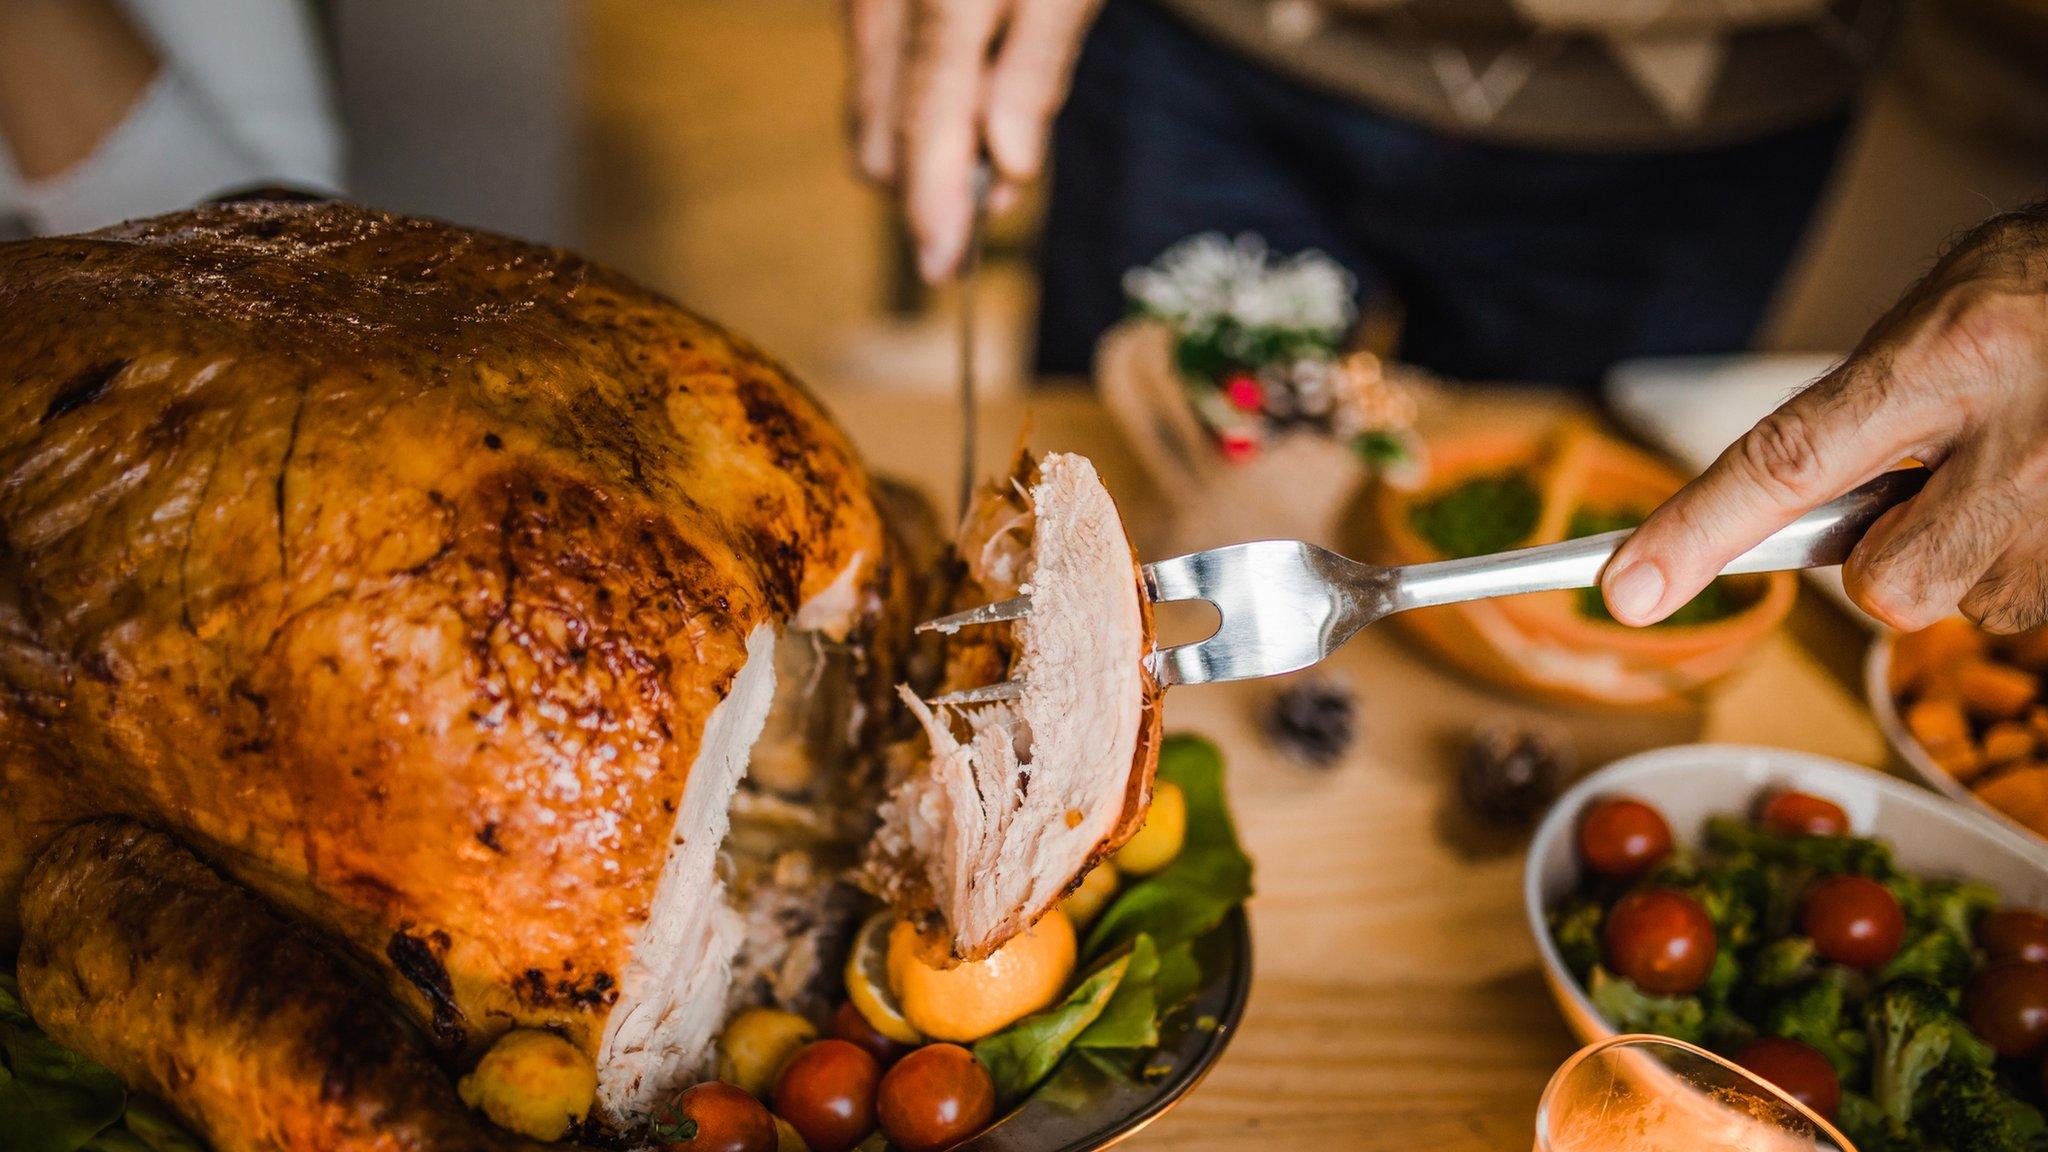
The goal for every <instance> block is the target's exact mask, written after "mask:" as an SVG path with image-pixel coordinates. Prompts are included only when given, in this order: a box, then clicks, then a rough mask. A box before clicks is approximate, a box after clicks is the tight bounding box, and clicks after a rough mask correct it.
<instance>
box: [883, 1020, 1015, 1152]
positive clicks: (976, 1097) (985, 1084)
mask: <svg viewBox="0 0 2048 1152" xmlns="http://www.w3.org/2000/svg"><path fill="white" fill-rule="evenodd" d="M995 1114H996V1085H995V1081H994V1080H992V1079H990V1078H989V1074H988V1069H986V1068H984V1067H982V1066H981V1061H979V1060H976V1059H975V1058H974V1054H973V1053H972V1052H969V1051H968V1050H967V1049H965V1048H962V1047H960V1046H959V1045H958V1044H927V1045H925V1046H924V1047H922V1048H919V1049H918V1050H917V1051H915V1052H912V1053H911V1054H910V1055H908V1056H905V1057H904V1058H903V1059H901V1060H899V1061H897V1062H896V1066H895V1067H893V1068H891V1069H889V1072H888V1075H886V1076H883V1077H882V1089H881V1092H880V1093H879V1094H877V1096H876V1097H875V1116H876V1118H877V1119H879V1120H880V1121H881V1122H882V1133H883V1134H884V1135H886V1136H888V1137H889V1142H890V1143H891V1144H894V1145H895V1146H896V1147H898V1148H901V1149H902V1150H903V1152H940V1150H941V1149H945V1148H951V1147H952V1146H953V1145H955V1144H958V1143H959V1142H960V1141H962V1140H965V1139H967V1138H968V1137H969V1136H972V1135H974V1134H975V1133H976V1132H979V1131H981V1130H982V1129H983V1128H986V1127H987V1126H988V1122H989V1120H991V1119H992V1118H994V1116H995Z"/></svg>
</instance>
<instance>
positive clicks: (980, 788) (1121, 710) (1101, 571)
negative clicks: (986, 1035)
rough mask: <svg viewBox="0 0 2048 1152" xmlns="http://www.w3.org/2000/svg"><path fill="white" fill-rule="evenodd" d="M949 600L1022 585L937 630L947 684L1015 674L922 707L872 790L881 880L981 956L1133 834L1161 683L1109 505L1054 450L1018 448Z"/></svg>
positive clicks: (934, 933) (911, 704) (966, 954)
mask: <svg viewBox="0 0 2048 1152" xmlns="http://www.w3.org/2000/svg"><path fill="white" fill-rule="evenodd" d="M960 553H961V557H962V560H963V561H964V563H965V567H966V578H965V579H964V580H963V581H962V584H961V587H960V589H959V590H958V592H957V594H956V596H955V604H956V605H957V606H963V607H964V606H967V605H971V604H973V603H977V602H988V601H993V600H1001V599H1007V598H1009V597H1011V596H1014V595H1019V594H1023V595H1028V596H1029V597H1030V599H1031V613H1030V615H1029V616H1027V617H1025V618H1024V619H1022V620H1019V621H1017V622H1015V623H1013V624H1009V625H990V626H983V627H981V628H974V629H968V630H965V631H963V632H962V633H960V634H959V635H958V636H957V637H954V638H952V640H951V641H950V642H949V645H948V651H947V654H946V662H945V668H946V671H945V682H944V685H943V687H945V688H946V689H948V690H950V689H955V688H962V687H973V686H976V685H979V684H986V683H990V682H992V681H994V680H998V679H1004V678H1007V679H1011V680H1017V681H1021V682H1022V684H1023V686H1024V689H1023V693H1022V695H1021V696H1020V697H1019V698H1018V699H1016V700H1014V701H1007V702H998V703H993V704H983V705H975V706H969V707H962V708H957V709H956V708H941V709H936V710H935V709H933V708H932V707H930V706H928V705H927V704H926V703H925V702H924V701H923V700H921V699H919V698H918V696H917V695H916V694H915V693H914V692H912V691H911V690H910V689H909V688H907V687H905V688H901V689H899V692H900V694H901V696H902V698H903V700H904V703H905V706H906V707H908V708H909V709H910V711H911V712H912V713H913V714H914V715H915V716H916V718H917V720H918V723H919V725H920V726H921V728H922V729H923V746H921V747H919V748H917V749H916V750H915V751H914V752H912V753H911V754H910V755H909V756H907V757H905V759H907V760H908V762H909V763H908V766H907V768H905V769H904V770H903V771H902V774H901V778H900V779H899V780H898V781H897V782H896V783H895V784H894V786H893V788H892V790H891V792H890V795H889V797H888V799H887V800H886V801H885V802H884V804H883V807H882V829H881V831H880V833H879V834H878V835H877V838H876V849H875V859H874V864H875V867H874V872H875V874H876V875H877V877H878V878H879V879H880V882H881V886H882V888H883V889H884V890H885V891H886V892H887V893H888V894H890V895H891V896H893V897H894V898H895V899H896V900H897V902H898V903H899V904H900V905H902V906H903V907H904V908H905V909H906V911H908V912H909V913H910V914H911V915H913V916H914V917H916V918H917V919H918V920H919V921H920V922H921V923H922V925H923V926H924V927H925V928H926V929H927V938H928V939H929V940H931V941H933V942H934V943H937V942H939V941H941V940H942V941H943V942H944V946H945V951H947V952H949V953H950V954H951V955H953V956H956V957H959V958H963V959H978V958H980V957H983V956H986V955H988V954H989V953H990V952H992V951H994V950H995V949H996V948H997V947H998V946H1000V945H1001V944H1002V943H1003V942H1004V941H1006V940H1008V939H1009V938H1010V937H1012V936H1014V935H1016V934H1017V933H1018V932H1020V931H1022V930H1023V929H1024V928H1025V927H1027V926H1028V925H1029V924H1030V923H1031V922H1032V921H1034V920H1036V919H1037V918H1038V917H1039V916H1040V915H1041V914H1043V913H1044V912H1045V911H1046V910H1047V909H1049V908H1051V907H1053V906H1054V905H1055V904H1056V903H1057V902H1058V901H1059V899H1060V898H1061V897H1062V896H1063V895H1065V894H1066V892H1067V891H1068V890H1069V889H1071V888H1072V886H1073V885H1074V884H1076V883H1078V882H1079V881H1080V879H1081V877H1082V875H1083V874H1084V873H1085V872H1086V871H1087V869H1088V868H1089V867H1090V866H1091V865H1092V864H1093V863H1094V862H1095V861H1097V860H1099V859H1101V858H1102V857H1103V856H1104V855H1106V854H1108V853H1109V852H1111V851H1114V850H1115V849H1116V848H1117V847H1118V846H1119V845H1121V844H1122V843H1123V841H1125V840H1127V839H1129V837H1130V835H1131V833H1132V832H1134V831H1135V830H1136V828H1137V825H1138V823H1139V821H1140V820H1141V819H1142V817H1143V814H1144V809H1145V806H1146V804H1147V803H1148V802H1149V799H1150V789H1151V780H1152V772H1153V768H1154V766H1155V764H1156V758H1157V743H1158V731H1159V710H1158V697H1159V690H1158V686H1157V685H1156V683H1155V682H1154V681H1153V679H1152V677H1151V675H1150V673H1149V672H1148V670H1147V668H1146V664H1145V654H1146V652H1147V651H1148V650H1149V648H1150V646H1151V637H1152V621H1151V613H1150V610H1149V605H1148V603H1147V601H1146V600H1145V597H1144V595H1143V593H1142V589H1141V588H1140V585H1139V582H1138V576H1137V565H1136V560H1135V557H1134V554H1133V552H1132V550H1131V545H1130V541H1129V539H1128V537H1127V536H1126V535H1125V533H1124V528H1123V523H1122V521H1121V519H1119V517H1118V515H1117V510H1116V505H1115V503H1114V502H1113V501H1112V500H1111V499H1110V496H1109V493H1108V491H1107V490H1105V489H1104V487H1103V485H1102V481H1101V478H1100V477H1099V476H1097V474H1096V472H1095V468H1094V466H1093V465H1092V464H1090V463H1089V462H1088V461H1087V460H1086V459H1085V458H1083V457H1080V456H1074V455H1067V454H1053V455H1049V456H1047V457H1046V458H1045V459H1044V461H1043V462H1040V463H1034V462H1033V461H1032V460H1031V459H1030V458H1029V457H1028V456H1027V457H1024V458H1022V459H1021V460H1020V462H1019V465H1018V468H1017V469H1016V472H1015V474H1014V475H1013V476H1012V477H1011V478H1010V479H1009V481H1008V482H1006V483H1005V484H1003V485H1000V486H996V487H992V488H990V489H988V490H987V491H985V492H984V493H982V495H981V497H980V498H979V499H978V501H977V502H976V504H975V507H974V508H973V509H972V510H971V511H970V514H969V516H968V519H967V526H966V528H965V529H964V530H963V533H962V538H961V541H960Z"/></svg>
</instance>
